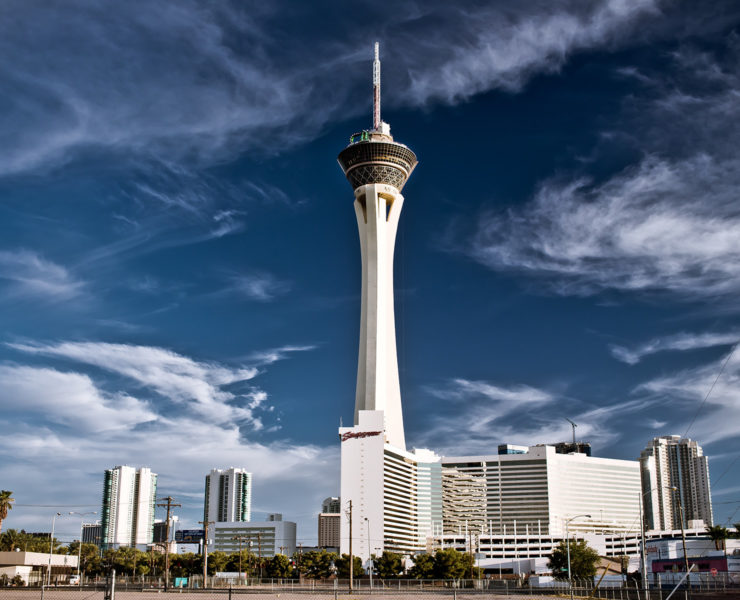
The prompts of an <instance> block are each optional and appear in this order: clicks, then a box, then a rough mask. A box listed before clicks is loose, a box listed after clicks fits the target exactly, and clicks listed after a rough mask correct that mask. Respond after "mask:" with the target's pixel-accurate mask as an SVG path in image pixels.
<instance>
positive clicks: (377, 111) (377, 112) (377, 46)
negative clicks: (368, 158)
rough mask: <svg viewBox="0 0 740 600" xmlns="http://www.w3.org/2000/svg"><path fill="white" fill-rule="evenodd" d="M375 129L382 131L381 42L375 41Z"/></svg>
mask: <svg viewBox="0 0 740 600" xmlns="http://www.w3.org/2000/svg"><path fill="white" fill-rule="evenodd" d="M373 129H374V130H375V131H380V44H379V43H378V42H375V59H374V60H373Z"/></svg>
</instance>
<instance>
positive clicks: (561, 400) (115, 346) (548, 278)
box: [0, 0, 740, 543]
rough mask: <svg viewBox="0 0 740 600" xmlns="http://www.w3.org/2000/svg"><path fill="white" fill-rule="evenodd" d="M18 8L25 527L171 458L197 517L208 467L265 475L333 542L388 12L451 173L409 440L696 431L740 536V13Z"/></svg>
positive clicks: (9, 54)
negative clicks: (352, 150) (345, 168)
mask: <svg viewBox="0 0 740 600" xmlns="http://www.w3.org/2000/svg"><path fill="white" fill-rule="evenodd" d="M7 12H8V15H7V16H8V19H7V20H5V21H4V22H3V23H2V24H0V30H2V33H3V35H2V36H0V49H2V50H3V51H2V52H1V53H0V57H2V58H0V61H2V63H3V64H2V66H3V68H2V69H0V73H2V75H0V78H2V81H3V83H4V84H5V85H4V86H3V88H4V89H6V90H13V94H12V96H6V97H5V98H4V99H3V101H4V107H5V110H4V111H2V114H0V131H2V132H3V133H4V135H3V139H4V140H5V141H4V142H3V143H2V144H0V153H1V156H2V160H0V194H1V197H2V198H3V200H2V202H0V232H1V233H2V239H3V243H2V244H1V245H0V307H1V310H0V325H2V328H1V329H0V331H2V338H1V339H0V342H2V343H1V344H0V402H2V405H3V407H4V411H3V413H2V415H0V426H2V428H3V430H4V431H5V432H7V433H6V434H5V435H3V436H2V439H0V457H1V460H0V486H1V487H2V488H3V489H10V490H13V492H14V497H15V498H16V504H15V506H14V508H13V510H11V511H10V513H9V515H8V518H7V520H6V521H4V522H3V526H4V528H6V527H7V528H16V529H21V528H25V529H26V530H33V531H36V530H39V531H44V530H48V528H49V523H48V522H50V520H51V514H52V512H48V518H47V512H44V511H45V510H48V511H53V510H54V509H51V508H47V507H29V506H25V507H24V505H27V504H46V505H52V504H55V503H58V505H59V506H60V507H62V506H64V505H66V504H72V503H76V502H81V503H82V504H79V505H75V506H74V507H70V510H74V508H77V507H79V506H86V507H95V506H97V508H94V510H99V509H100V499H101V496H102V480H103V471H104V470H105V469H110V468H112V467H114V466H116V465H119V464H129V465H132V466H137V467H140V466H148V467H151V469H152V470H153V471H154V472H156V473H158V474H159V477H160V479H159V485H158V492H159V495H172V496H174V497H175V498H177V501H178V502H181V503H182V504H183V505H184V506H183V511H182V513H181V523H183V525H187V528H196V527H195V523H196V522H197V520H199V519H200V516H199V515H202V499H203V491H202V489H203V482H204V478H205V475H206V474H207V473H208V472H209V471H210V470H211V469H212V468H229V467H231V466H234V467H243V468H245V469H246V470H247V471H250V472H252V473H253V475H254V488H253V513H255V518H259V515H266V514H268V513H271V512H280V513H283V514H284V517H285V519H287V520H294V521H296V522H297V523H298V537H299V540H303V541H304V543H306V541H305V540H311V539H313V538H315V535H316V525H315V516H314V515H315V514H317V513H318V511H319V508H320V506H321V500H322V499H324V498H326V497H327V496H334V495H337V493H338V490H339V442H338V440H337V434H336V428H337V426H338V425H339V422H340V419H341V420H343V421H344V423H345V424H349V423H351V422H352V414H353V408H354V390H355V378H356V374H357V371H356V366H357V345H358V334H359V331H358V329H359V328H358V321H359V312H360V247H359V242H358V240H357V233H356V224H355V217H354V214H353V213H354V211H353V208H352V205H351V196H350V195H349V191H348V189H347V183H346V181H345V179H344V177H343V175H342V172H341V169H340V168H339V166H338V165H337V164H336V156H337V154H338V153H339V152H340V151H341V150H342V149H343V148H344V147H345V146H346V144H347V140H348V138H349V136H350V134H352V133H353V132H355V131H358V130H361V129H363V128H368V127H370V126H371V124H372V111H371V106H372V86H371V85H370V81H371V79H370V76H371V60H372V54H371V44H372V42H373V41H374V38H368V36H357V35H356V24H357V23H363V29H364V30H366V31H368V32H369V31H372V32H373V33H374V34H375V32H377V39H378V40H379V41H380V43H381V48H382V53H383V70H384V71H383V88H384V93H383V116H384V118H385V120H387V121H388V122H389V123H390V124H391V125H392V127H393V133H394V135H395V136H396V137H397V139H399V140H401V141H402V142H403V143H406V144H408V145H409V147H411V148H413V150H414V151H415V152H416V153H417V155H418V157H419V160H420V162H419V166H418V167H417V169H416V171H415V173H414V177H412V178H411V179H410V180H409V183H408V185H407V186H406V188H404V196H405V198H406V201H405V203H404V210H403V216H402V217H401V219H400V223H399V230H398V240H397V246H396V257H395V278H396V281H395V283H396V294H395V301H396V327H397V344H398V359H399V371H400V373H399V374H400V380H401V395H402V402H403V409H404V422H405V425H406V438H407V445H408V446H409V447H429V448H430V449H432V450H434V451H437V452H439V453H441V454H443V455H444V454H447V455H461V454H469V455H470V454H476V453H481V454H483V453H487V452H490V451H492V449H493V448H495V446H496V445H498V444H499V443H515V444H516V443H526V444H536V443H548V442H558V441H566V440H569V439H570V437H571V428H570V424H569V423H568V422H567V421H566V420H565V418H563V417H568V418H570V419H573V420H574V421H575V422H576V423H577V424H578V427H577V429H576V433H577V436H578V439H579V440H581V441H590V442H591V443H592V445H593V448H594V455H595V456H602V457H612V458H630V459H634V460H636V459H637V457H638V456H639V453H640V451H641V450H642V449H644V447H645V446H646V444H647V443H648V442H649V441H650V440H651V439H652V438H653V437H655V436H659V435H670V434H678V435H683V434H685V433H687V434H688V437H690V438H692V439H694V440H696V441H697V442H698V443H699V444H700V445H702V446H703V448H704V452H705V454H706V455H707V456H708V457H709V460H710V463H709V465H710V466H709V468H710V475H711V481H712V495H713V500H714V503H715V506H714V509H715V510H714V512H715V519H716V523H718V524H726V525H727V524H729V525H731V523H726V521H727V520H728V519H729V521H733V519H734V520H735V521H736V520H740V519H738V518H737V513H738V508H740V500H737V498H738V493H739V492H740V486H737V485H736V482H737V480H738V476H740V464H738V457H740V439H739V438H738V435H737V426H736V423H737V422H738V418H740V391H738V387H737V382H738V381H739V380H740V356H738V354H737V353H735V354H732V355H731V352H732V349H733V348H734V347H735V346H736V344H737V342H738V339H740V319H739V318H738V317H739V314H738V313H739V311H738V308H737V305H736V302H735V301H734V298H735V297H736V295H737V292H738V291H739V289H740V277H739V276H740V267H739V266H738V265H740V260H739V259H740V211H739V210H738V208H737V207H738V203H737V192H736V191H735V190H736V189H737V187H738V186H737V183H739V182H738V181H737V178H738V173H740V170H739V169H738V168H737V167H738V165H737V157H736V150H735V146H736V143H735V139H736V137H737V135H736V130H737V128H738V125H737V123H738V122H739V121H738V119H737V117H738V116H740V115H738V113H739V112H740V108H738V104H737V102H736V97H737V94H738V93H740V72H739V71H738V67H737V64H738V61H737V58H738V53H740V41H739V39H738V24H739V23H740V9H738V8H737V7H735V6H734V5H733V4H732V3H730V2H718V3H715V4H714V5H713V6H712V7H711V8H708V7H701V8H698V7H697V8H693V7H686V6H679V5H678V4H676V3H671V2H658V1H657V0H654V1H653V0H632V1H627V2H618V1H616V0H613V1H608V0H603V1H600V2H597V3H579V2H555V3H552V2H551V3H547V4H545V3H538V2H536V3H531V4H528V5H527V6H520V5H519V3H514V2H498V3H494V4H492V5H483V4H479V3H469V4H466V5H465V6H464V7H461V8H454V7H449V6H446V5H445V4H444V3H441V2H440V3H435V2H428V3H424V5H423V6H420V5H418V4H415V3H403V2H402V3H399V5H398V7H397V8H396V12H395V13H394V14H393V15H392V16H391V15H387V14H385V13H384V12H383V11H381V10H379V9H378V8H377V7H375V6H374V5H372V4H371V3H367V4H358V5H357V6H353V7H352V8H351V9H350V8H349V7H346V6H342V5H338V4H334V3H319V5H314V6H313V7H301V8H296V7H294V6H290V5H288V4H282V3H280V2H278V3H275V5H274V6H271V7H261V6H258V5H256V4H255V5H254V6H252V5H243V4H241V3H240V4H237V3H233V4H228V3H225V4H220V5H218V6H202V5H200V4H199V3H196V2H181V3H178V4H177V5H175V4H174V3H167V4H161V5H158V6H157V7H151V6H149V5H147V4H146V3H143V2H142V3H139V2H133V3H127V4H126V5H125V6H124V5H121V6H115V7H108V8H107V9H106V11H105V14H104V13H103V11H102V10H100V9H99V7H98V6H97V5H96V4H95V3H94V2H86V1H84V0H80V1H79V2H77V3H75V4H74V7H73V8H72V9H68V8H62V7H59V6H55V5H53V4H48V5H44V4H43V3H41V4H35V5H29V4H27V3H23V2H11V3H10V5H9V8H8V11H7ZM327 15H331V16H327ZM319 21H320V24H321V31H322V35H321V36H320V37H318V38H317V37H316V36H315V35H311V36H309V35H308V32H309V31H311V32H313V31H315V27H314V25H316V26H318V23H319ZM60 24H63V25H64V26H63V27H62V26H60ZM353 27H355V28H353ZM308 49H310V52H309V51H308ZM715 379H716V382H715ZM710 391H711V392H710ZM29 498H33V499H34V502H30V501H28V499H29ZM296 499H300V502H299V501H298V500H296ZM36 500H38V501H36ZM724 502H727V503H728V504H725V503H724ZM157 517H158V518H161V517H162V515H161V514H158V515H157ZM196 517H197V518H196ZM47 521H48V522H47ZM65 521H67V520H66V519H60V520H59V521H58V522H57V531H58V532H59V533H60V538H62V539H64V538H63V537H62V536H63V535H69V536H71V537H70V539H73V536H75V535H79V528H78V526H77V525H74V526H73V525H71V524H70V526H69V527H68V530H65V529H64V528H65V527H66V525H65Z"/></svg>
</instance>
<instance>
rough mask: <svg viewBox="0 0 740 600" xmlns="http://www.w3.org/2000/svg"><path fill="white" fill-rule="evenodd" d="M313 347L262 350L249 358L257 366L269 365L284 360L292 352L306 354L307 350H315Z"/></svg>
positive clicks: (284, 347) (285, 347)
mask: <svg viewBox="0 0 740 600" xmlns="http://www.w3.org/2000/svg"><path fill="white" fill-rule="evenodd" d="M315 349H316V346H314V345H305V346H292V345H288V346H281V347H280V348H272V349H270V350H264V351H262V352H255V353H253V354H251V355H250V356H249V358H250V360H251V361H254V362H256V363H257V364H258V365H271V364H272V363H275V362H277V361H279V360H285V359H286V358H288V355H290V354H292V353H293V352H307V351H309V350H315Z"/></svg>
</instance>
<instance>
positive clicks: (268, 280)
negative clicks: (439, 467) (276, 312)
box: [220, 272, 291, 302]
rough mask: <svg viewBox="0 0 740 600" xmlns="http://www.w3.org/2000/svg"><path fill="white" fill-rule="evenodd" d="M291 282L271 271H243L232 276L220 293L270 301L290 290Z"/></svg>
mask: <svg viewBox="0 0 740 600" xmlns="http://www.w3.org/2000/svg"><path fill="white" fill-rule="evenodd" d="M290 287H291V285H290V283H289V282H287V281H283V280H281V279H278V278H277V277H275V276H274V275H272V274H270V273H264V272H262V273H259V272H252V273H242V274H239V275H234V276H233V277H232V278H231V283H230V284H229V286H228V287H227V288H226V289H224V290H222V291H221V292H220V293H222V294H223V293H235V294H239V295H241V296H244V297H245V298H249V299H250V300H255V301H257V302H270V301H271V300H274V299H275V298H276V297H278V296H282V295H283V294H285V293H287V292H288V291H289V290H290Z"/></svg>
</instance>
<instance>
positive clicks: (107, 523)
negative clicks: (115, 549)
mask: <svg viewBox="0 0 740 600" xmlns="http://www.w3.org/2000/svg"><path fill="white" fill-rule="evenodd" d="M156 495H157V474H156V473H152V471H151V469H149V468H148V467H141V468H140V469H138V470H137V469H136V468H134V467H129V466H118V467H114V468H113V469H108V470H106V472H105V479H104V483H103V508H102V513H101V514H102V518H101V522H100V525H101V544H102V545H103V546H104V547H111V546H135V545H136V544H149V543H151V541H152V529H153V527H154V504H155V501H156Z"/></svg>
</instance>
